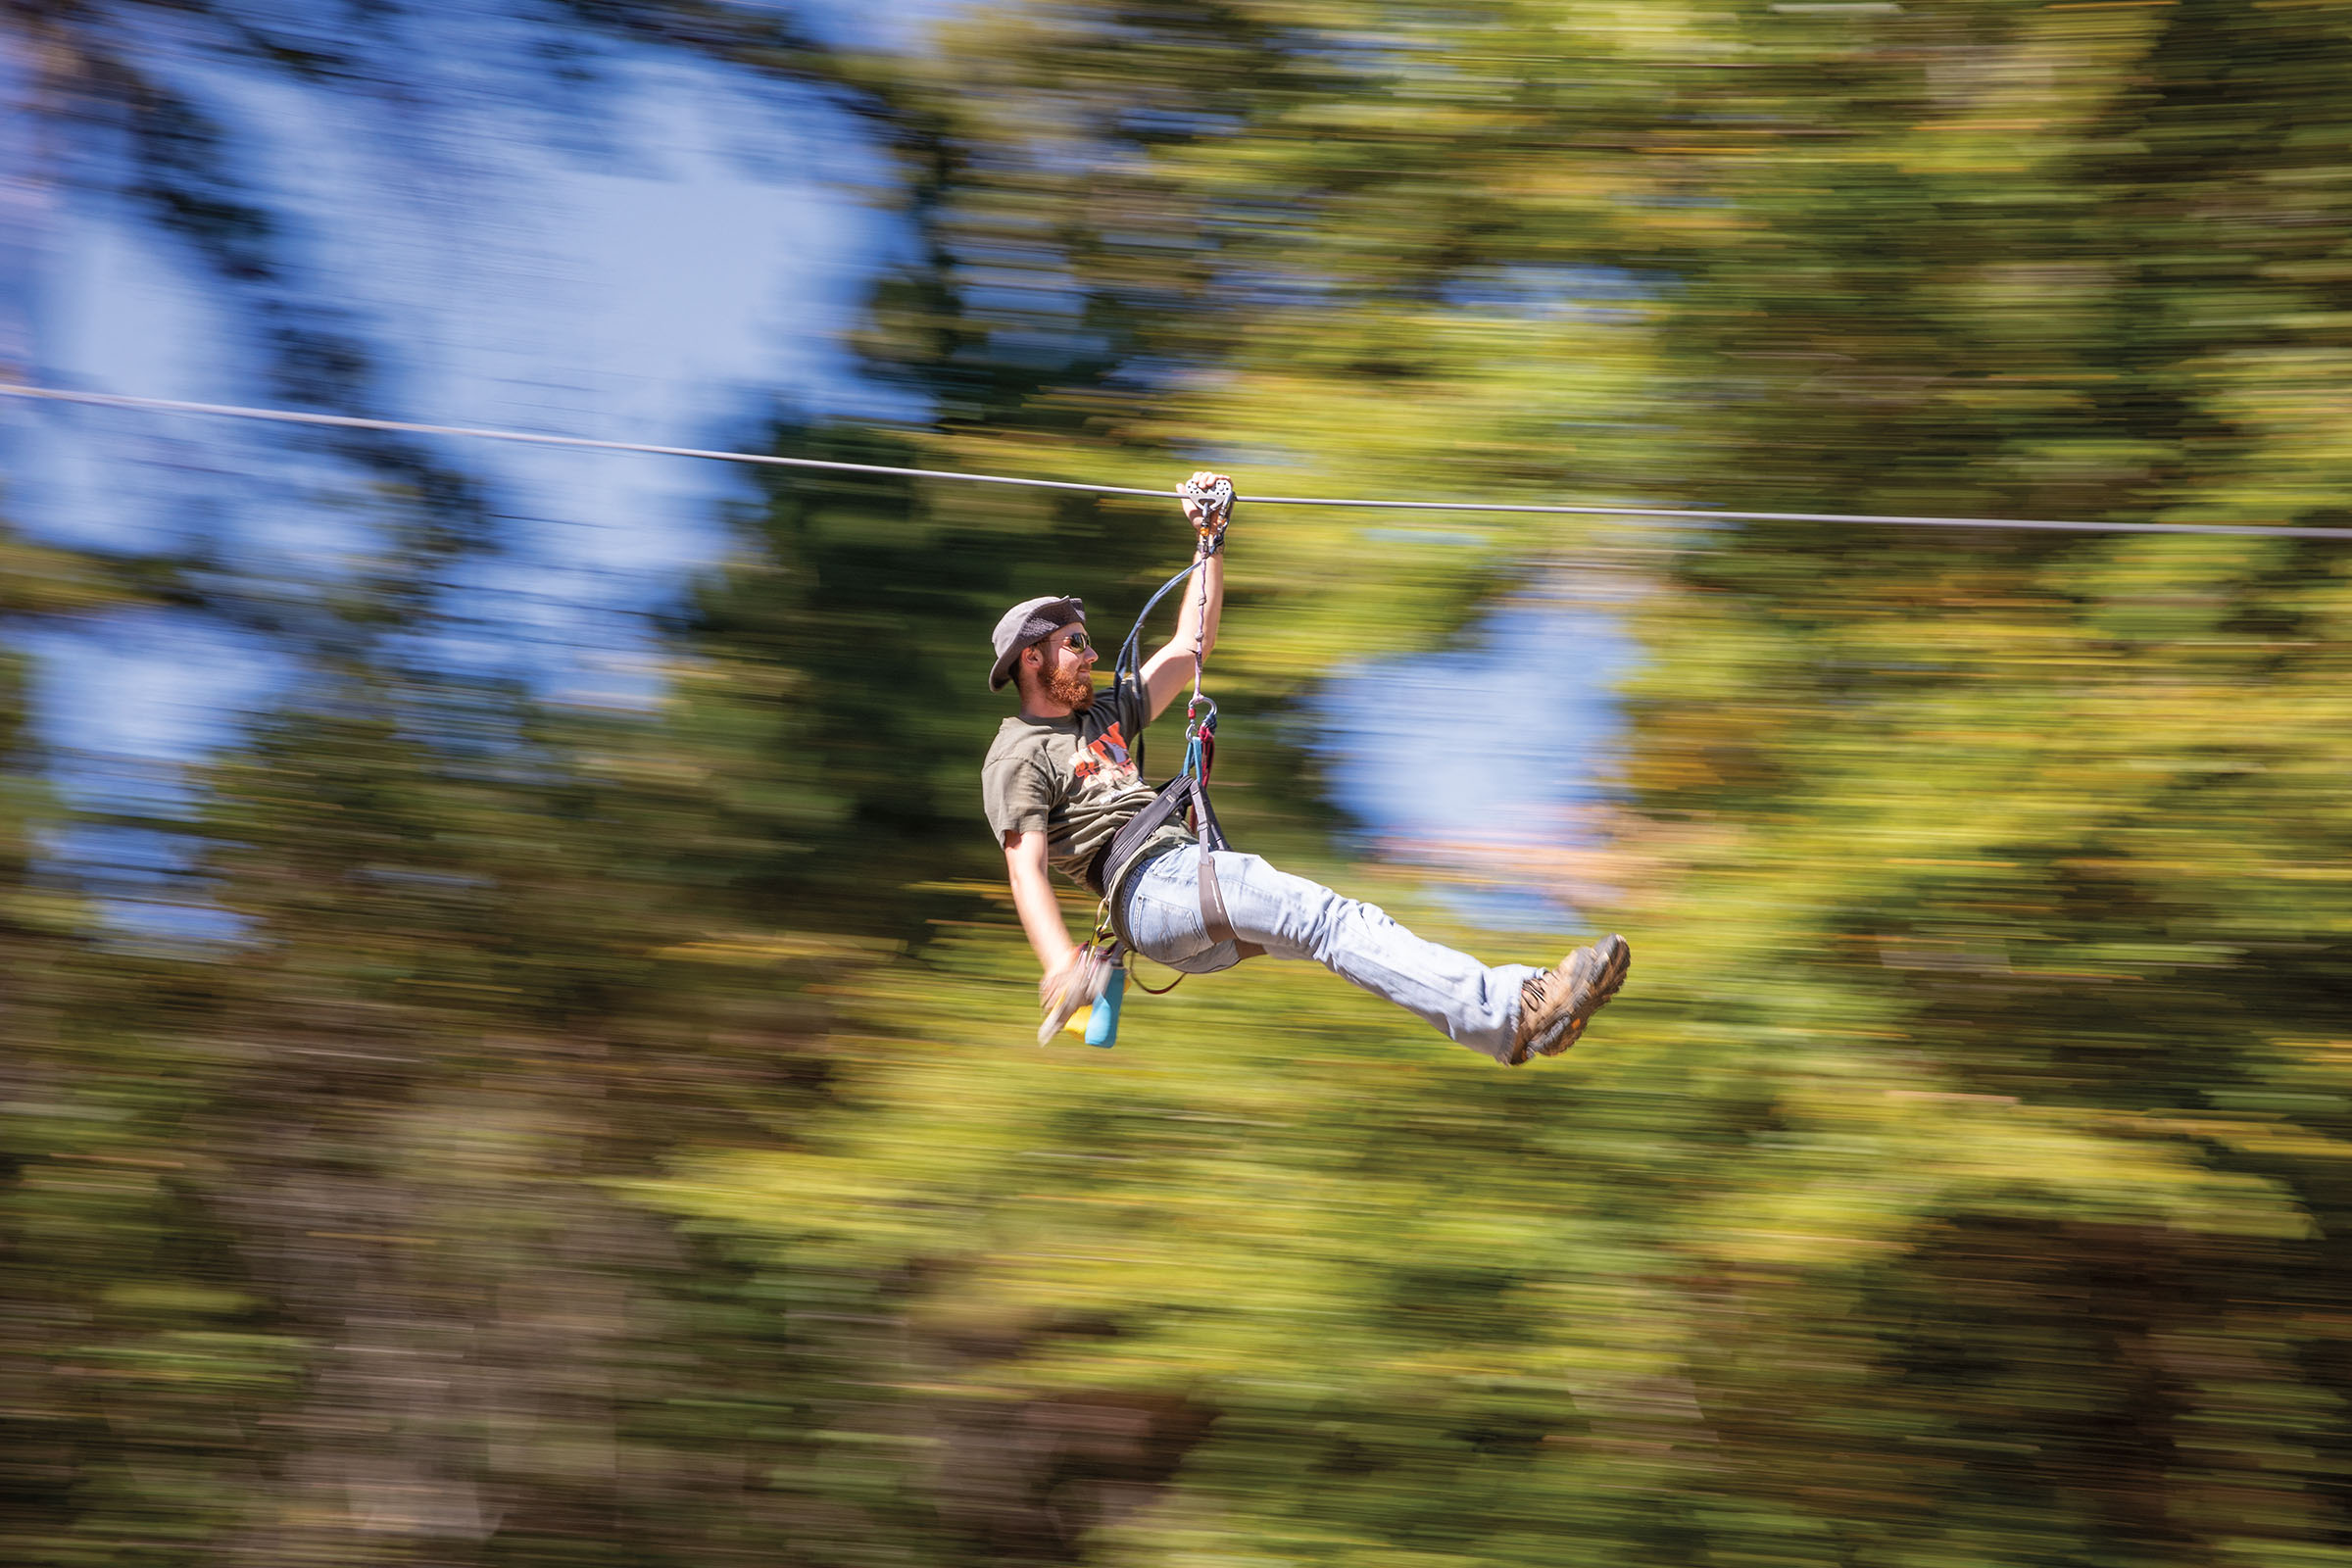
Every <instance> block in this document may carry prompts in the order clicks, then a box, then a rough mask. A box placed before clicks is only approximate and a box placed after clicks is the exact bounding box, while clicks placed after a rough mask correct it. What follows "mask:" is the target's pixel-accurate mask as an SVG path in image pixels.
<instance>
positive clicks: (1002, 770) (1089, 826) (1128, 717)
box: [980, 685, 1193, 891]
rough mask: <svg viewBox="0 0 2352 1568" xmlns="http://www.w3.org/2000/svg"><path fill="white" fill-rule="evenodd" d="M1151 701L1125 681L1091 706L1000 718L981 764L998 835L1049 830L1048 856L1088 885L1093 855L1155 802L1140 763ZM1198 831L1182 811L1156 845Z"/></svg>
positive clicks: (1187, 838)
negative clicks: (1065, 713) (1062, 713)
mask: <svg viewBox="0 0 2352 1568" xmlns="http://www.w3.org/2000/svg"><path fill="white" fill-rule="evenodd" d="M1146 701H1147V699H1146V698H1145V696H1144V693H1143V691H1142V688H1141V687H1140V685H1125V686H1118V687H1114V688H1112V689H1111V690H1108V691H1103V692H1098V693H1097V694H1096V696H1095V702H1094V706H1093V707H1092V708H1089V709H1088V710H1086V711H1084V712H1082V713H1073V714H1071V715H1070V716H1069V717H1067V718H1024V717H1023V716H1021V715H1020V714H1018V713H1015V714H1013V715H1012V716H1011V717H1010V718H1008V719H1006V720H1005V722H1004V723H1003V724H1002V725H1001V726H999V728H998V730H997V738H996V741H995V743H994V744H993V745H991V746H990V747H989V749H988V760H987V761H985V762H983V763H982V764H981V767H980V800H981V805H982V807H983V808H984V809H986V810H987V812H988V825H989V826H990V827H991V828H993V829H994V830H995V831H996V835H997V841H998V842H999V843H1000V844H1002V843H1003V842H1004V840H1005V834H1007V833H1028V832H1033V831H1034V832H1043V833H1044V834H1045V835H1046V859H1047V862H1048V863H1049V864H1050V865H1052V866H1053V867H1054V870H1056V871H1059V872H1060V873H1061V874H1062V875H1064V876H1066V877H1068V878H1069V879H1070V880H1071V881H1073V882H1076V883H1077V884H1078V885H1079V886H1081V887H1086V886H1088V885H1089V884H1088V882H1087V879H1086V873H1087V868H1088V866H1089V865H1090V864H1091V863H1092V862H1093V860H1094V858H1095V856H1096V854H1097V852H1099V851H1100V850H1101V849H1102V848H1103V846H1104V845H1106V844H1108V843H1109V842H1110V841H1111V838H1112V836H1113V835H1115V834H1116V833H1117V832H1118V831H1119V829H1120V828H1122V827H1124V826H1126V824H1127V822H1128V819H1129V818H1131V817H1133V816H1134V815H1135V813H1136V812H1138V811H1140V810H1142V809H1144V808H1145V807H1147V806H1149V805H1151V804H1152V794H1153V791H1152V786H1151V785H1149V784H1147V783H1145V782H1144V773H1143V766H1142V762H1143V744H1142V741H1143V731H1144V726H1145V725H1146V724H1148V723H1150V722H1151V713H1150V711H1149V710H1148V709H1147V708H1146V707H1145V703H1146ZM1192 838H1193V836H1192V834H1191V833H1189V832H1187V831H1186V830H1185V828H1184V827H1183V825H1182V818H1178V819H1177V820H1176V821H1172V822H1170V823H1169V824H1168V825H1167V826H1166V827H1163V828H1161V829H1160V830H1159V831H1158V832H1156V833H1154V834H1152V838H1151V842H1152V843H1154V844H1157V843H1160V842H1162V841H1163V840H1164V841H1166V842H1169V843H1178V844H1189V843H1191V842H1192ZM1097 891H1100V890H1097Z"/></svg>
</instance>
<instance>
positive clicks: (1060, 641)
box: [1037, 620, 1095, 709]
mask: <svg viewBox="0 0 2352 1568" xmlns="http://www.w3.org/2000/svg"><path fill="white" fill-rule="evenodd" d="M1037 653H1038V661H1039V662H1038V666H1037V684H1038V689H1039V690H1041V691H1043V692H1044V693H1045V694H1046V695H1047V696H1048V697H1050V698H1052V699H1053V700H1054V702H1057V703H1067V704H1069V705H1070V707H1071V708H1073V709H1085V708H1091V707H1092V706H1094V701H1095V650H1094V645H1093V644H1091V643H1089V642H1088V641H1087V639H1086V626H1085V624H1084V623H1083V622H1081V621H1075V620H1073V621H1071V622H1070V623H1069V624H1068V625H1066V626H1056V627H1055V628H1054V630H1053V631H1052V632H1050V633H1048V634H1047V636H1046V637H1045V639H1044V640H1043V641H1041V642H1040V643H1038V645H1037Z"/></svg>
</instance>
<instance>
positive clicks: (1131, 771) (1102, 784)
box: [1070, 722, 1143, 789]
mask: <svg viewBox="0 0 2352 1568" xmlns="http://www.w3.org/2000/svg"><path fill="white" fill-rule="evenodd" d="M1070 777H1071V778H1073V779H1075V780H1077V781H1078V782H1079V783H1080V784H1083V785H1086V786H1088V787H1089V788H1090V789H1103V788H1109V789H1124V788H1126V787H1127V786H1128V785H1130V784H1134V783H1138V782H1140V781H1141V780H1142V778H1143V773H1142V771H1141V770H1140V769H1138V768H1137V767H1136V765H1135V759H1134V758H1133V757H1132V756H1130V755H1129V754H1128V751H1127V740H1126V737H1125V736H1123V735H1121V734H1120V733H1119V726H1118V725H1117V724H1116V723H1115V722H1114V723H1113V724H1112V725H1111V726H1110V728H1108V729H1106V730H1104V731H1103V733H1102V734H1101V735H1099V736H1097V737H1096V738H1095V742H1094V744H1093V745H1091V746H1080V747H1077V748H1075V749H1074V750H1073V751H1072V753H1071V756H1070Z"/></svg>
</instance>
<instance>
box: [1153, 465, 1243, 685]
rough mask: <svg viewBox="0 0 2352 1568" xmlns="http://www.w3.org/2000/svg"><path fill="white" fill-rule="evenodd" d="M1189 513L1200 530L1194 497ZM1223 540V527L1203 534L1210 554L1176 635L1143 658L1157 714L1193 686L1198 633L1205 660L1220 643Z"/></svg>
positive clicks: (1179, 616) (1206, 477) (1204, 474)
mask: <svg viewBox="0 0 2352 1568" xmlns="http://www.w3.org/2000/svg"><path fill="white" fill-rule="evenodd" d="M1220 477H1221V475H1218V474H1214V473H1210V472H1208V471H1207V470H1206V469H1203V470H1201V472H1199V473H1196V474H1194V475H1193V481H1194V482H1195V483H1199V484H1203V485H1207V484H1214V483H1215V482H1216V481H1217V480H1218V479H1219V478H1220ZM1184 517H1185V520H1186V521H1187V522H1189V523H1191V524H1192V525H1193V526H1194V528H1195V529H1199V528H1200V527H1201V522H1202V520H1203V519H1202V517H1201V509H1200V507H1199V506H1197V505H1195V504H1194V503H1193V502H1192V501H1190V500H1188V501H1186V502H1185V504H1184ZM1223 545H1224V538H1223V535H1222V533H1221V532H1220V533H1218V534H1215V535H1211V534H1209V533H1206V532H1202V533H1201V535H1200V545H1199V552H1200V554H1201V555H1205V556H1206V558H1207V559H1206V560H1203V561H1201V569H1200V572H1199V573H1198V574H1197V576H1196V579H1195V581H1193V582H1188V583H1186V584H1185V585H1184V608H1183V609H1182V610H1180V611H1178V612H1177V613H1176V635H1174V636H1173V637H1170V638H1169V639H1168V640H1167V641H1166V642H1165V643H1163V644H1161V645H1160V649H1159V651H1158V652H1157V653H1155V654H1153V655H1152V657H1151V658H1150V659H1148V660H1146V661H1145V662H1144V667H1143V669H1142V671H1141V672H1140V673H1141V675H1142V678H1143V682H1144V697H1145V701H1146V703H1147V704H1148V709H1149V711H1150V712H1151V715H1152V717H1153V718H1157V717H1158V716H1159V715H1160V713H1161V711H1163V710H1165V709H1166V708H1167V706H1168V704H1170V703H1172V702H1174V701H1175V700H1176V694H1177V693H1178V692H1181V691H1187V690H1190V689H1191V687H1192V684H1193V643H1194V639H1195V638H1196V637H1197V638H1198V639H1199V640H1200V644H1201V658H1203V659H1205V658H1207V657H1208V651H1209V650H1210V649H1212V648H1214V647H1215V646H1216V645H1217V622H1218V620H1219V619H1220V618H1222V616H1223V615H1224V613H1225V552H1224V549H1223ZM1196 559H1198V557H1197V558H1196ZM1202 583H1205V584H1206V585H1207V588H1206V603H1205V604H1203V603H1202V589H1201V584H1202Z"/></svg>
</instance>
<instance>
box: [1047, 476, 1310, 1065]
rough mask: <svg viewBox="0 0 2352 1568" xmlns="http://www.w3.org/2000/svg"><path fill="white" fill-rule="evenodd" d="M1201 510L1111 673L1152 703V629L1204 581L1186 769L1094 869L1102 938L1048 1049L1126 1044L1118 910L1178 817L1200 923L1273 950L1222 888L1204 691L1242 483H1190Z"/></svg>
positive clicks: (1122, 695) (1211, 716) (1084, 958)
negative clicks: (1188, 845)
mask: <svg viewBox="0 0 2352 1568" xmlns="http://www.w3.org/2000/svg"><path fill="white" fill-rule="evenodd" d="M1179 493H1180V494H1181V495H1182V496H1183V497H1184V499H1185V501H1186V502H1187V503H1189V504H1190V505H1191V506H1192V508H1193V509H1194V511H1195V513H1196V514H1197V515H1198V518H1199V520H1198V521H1197V522H1196V524H1195V527H1196V529H1197V530H1198V532H1199V534H1200V549H1199V550H1198V552H1196V553H1195V555H1194V557H1193V562H1192V564H1191V565H1188V566H1186V567H1185V568H1184V569H1183V570H1182V571H1180V572H1178V573H1176V575H1175V576H1173V577H1170V578H1169V579H1168V580H1167V581H1166V582H1163V583H1161V584H1160V585H1159V588H1158V589H1157V591H1155V592H1154V593H1153V594H1152V597H1151V598H1150V599H1148V600H1146V601H1145V602H1144V608H1143V613H1141V614H1139V615H1137V616H1136V617H1135V624H1134V625H1133V626H1131V627H1130V628H1128V632H1127V639H1126V641H1125V642H1123V643H1121V644H1120V645H1119V657H1118V659H1117V661H1116V662H1114V663H1113V664H1112V666H1111V691H1112V693H1113V694H1114V700H1116V701H1122V702H1123V701H1124V700H1126V699H1127V697H1128V696H1129V695H1130V694H1133V695H1134V697H1135V698H1136V700H1137V701H1139V702H1141V701H1142V700H1143V695H1144V694H1143V691H1142V677H1141V676H1140V674H1139V673H1138V661H1139V660H1140V658H1141V655H1142V651H1143V639H1144V624H1145V622H1146V621H1148V620H1149V619H1150V618H1151V615H1152V611H1153V610H1154V609H1156V608H1157V607H1158V605H1159V602H1160V601H1161V600H1162V599H1165V598H1166V597H1167V596H1168V595H1169V594H1170V593H1172V592H1174V591H1175V590H1176V588H1177V587H1178V586H1179V585H1180V584H1182V583H1183V582H1184V581H1185V580H1186V579H1188V578H1194V577H1196V576H1197V577H1198V583H1199V587H1200V592H1201V597H1200V599H1199V600H1198V602H1197V603H1198V606H1199V610H1198V613H1195V615H1194V616H1193V691H1192V695H1191V696H1190V697H1189V698H1187V699H1186V700H1185V705H1184V762H1183V765H1182V766H1181V767H1179V768H1178V769H1177V771H1176V775H1175V777H1173V778H1171V779H1169V780H1168V781H1167V782H1166V783H1165V784H1162V785H1161V786H1160V787H1159V790H1158V792H1157V793H1156V794H1154V795H1153V796H1152V803H1151V804H1150V805H1149V806H1147V807H1145V808H1144V809H1142V810H1140V811H1138V812H1136V814H1135V815H1134V816H1132V817H1130V818H1128V819H1127V821H1126V822H1125V824H1123V825H1122V826H1121V827H1120V828H1119V830H1118V832H1116V833H1115V834H1113V835H1111V840H1110V843H1109V844H1107V845H1105V846H1104V847H1103V849H1102V851H1101V852H1099V853H1098V854H1097V855H1096V857H1095V862H1094V864H1093V865H1092V866H1091V867H1089V873H1090V880H1091V881H1093V882H1094V884H1095V887H1096V890H1097V891H1098V892H1100V893H1101V894H1102V896H1103V902H1102V904H1101V906H1100V907H1098V908H1097V910H1096V915H1095V934H1094V938H1093V940H1092V941H1090V942H1089V943H1088V944H1087V946H1086V947H1085V948H1084V949H1083V950H1082V952H1081V961H1080V964H1079V968H1078V970H1077V972H1076V973H1075V974H1074V975H1073V976H1072V978H1071V980H1070V981H1069V983H1068V984H1067V985H1066V986H1065V987H1064V988H1063V990H1062V992H1061V993H1059V994H1057V995H1056V996H1055V997H1054V998H1053V999H1050V1000H1049V1002H1048V1004H1047V1014H1046V1022H1045V1025H1044V1026H1043V1027H1042V1028H1040V1030H1039V1031H1038V1040H1039V1043H1040V1044H1043V1043H1044V1042H1046V1041H1048V1040H1051V1039H1052V1038H1053V1037H1054V1031H1055V1030H1057V1029H1063V1028H1067V1029H1069V1030H1070V1031H1071V1032H1073V1033H1078V1032H1081V1031H1083V1033H1084V1035H1085V1038H1086V1043H1087V1044H1088V1045H1090V1046H1103V1047H1106V1048H1107V1047H1109V1046H1111V1045H1112V1044H1114V1043H1115V1042H1116V1041H1117V1039H1118V1028H1119V1023H1118V1020H1119V1006H1120V1004H1121V1002H1122V1001H1123V1000H1124V999H1125V996H1126V990H1127V976H1128V973H1129V971H1130V969H1131V968H1132V967H1133V964H1132V960H1133V957H1134V952H1135V950H1134V949H1133V948H1132V947H1130V946H1129V945H1128V943H1127V939H1126V937H1125V935H1124V934H1123V933H1122V932H1120V931H1119V929H1118V922H1117V917H1116V915H1115V913H1114V908H1113V907H1114V905H1115V904H1116V902H1117V899H1118V895H1119V892H1120V890H1121V888H1122V887H1123V886H1124V885H1125V883H1126V879H1127V877H1128V876H1129V874H1130V873H1132V872H1133V871H1134V870H1135V868H1136V866H1137V865H1138V864H1139V863H1140V861H1141V859H1142V856H1143V852H1144V849H1145V848H1146V846H1148V845H1149V844H1150V843H1151V842H1152V837H1153V835H1155V834H1157V833H1158V832H1159V830H1160V829H1161V828H1162V827H1164V826H1165V825H1166V824H1167V822H1168V821H1169V819H1170V818H1172V817H1174V816H1175V815H1176V814H1177V812H1179V811H1182V812H1184V813H1185V814H1186V815H1187V817H1188V818H1189V820H1190V823H1191V826H1192V830H1193V835H1194V837H1195V838H1197V839H1198V840H1199V841H1200V844H1201V873H1200V884H1201V926H1202V928H1203V929H1204V930H1205V931H1206V932H1207V934H1208V940H1209V942H1210V943H1211V944H1212V945H1213V944H1215V943H1220V942H1230V943H1232V944H1233V945H1234V949H1235V951H1236V953H1237V954H1238V955H1239V956H1241V957H1244V958H1250V957H1255V956H1258V955H1259V954H1261V953H1263V952H1264V951H1265V950H1264V949H1263V948H1261V947H1259V946H1258V945H1257V944H1256V943H1253V942H1244V941H1243V940H1242V939H1241V937H1240V936H1239V934H1237V933H1236V932H1235V931H1234V929H1233V920H1232V918H1231V917H1230V916H1229V915H1228V914H1227V913H1226V911H1225V897H1224V892H1223V890H1222V889H1220V888H1219V887H1218V886H1217V870H1216V865H1215V862H1214V861H1213V860H1212V859H1211V856H1212V855H1213V854H1214V853H1215V852H1216V851H1219V850H1223V849H1226V848H1228V847H1229V846H1228V845H1227V844H1226V841H1225V830H1224V827H1223V826H1222V825H1221V824H1220V823H1219V822H1218V821H1217V811H1216V808H1215V807H1214V806H1212V805H1210V804H1209V799H1208V775H1209V769H1210V768H1211V767H1213V766H1214V765H1215V762H1216V756H1217V704H1216V699H1214V698H1212V697H1210V696H1208V695H1207V694H1206V693H1204V692H1203V691H1201V674H1202V672H1203V670H1204V668H1205V666H1206V664H1207V662H1208V652H1207V638H1208V577H1207V575H1206V574H1205V573H1203V572H1201V567H1202V566H1204V565H1206V564H1208V561H1209V558H1210V557H1212V556H1215V555H1217V554H1218V553H1219V552H1220V551H1222V550H1223V549H1224V548H1225V528H1226V525H1227V524H1228V523H1230V522H1231V521H1232V520H1233V482H1232V481H1231V480H1229V479H1222V478H1220V479H1218V480H1216V481H1215V482H1214V483H1213V484H1206V485H1202V484H1195V483H1194V482H1192V481H1191V480H1187V481H1186V482H1185V485H1184V488H1183V490H1182V491H1181V492H1179ZM1128 745H1129V748H1130V750H1132V751H1133V752H1134V754H1135V759H1136V763H1137V765H1138V766H1141V765H1142V763H1143V756H1144V754H1143V737H1142V736H1141V735H1138V736H1135V737H1134V738H1132V739H1131V740H1130V741H1129V742H1128ZM1183 983H1184V976H1183V975H1182V974H1179V975H1178V976H1177V977H1176V978H1175V979H1174V980H1173V981H1171V982H1169V983H1168V984H1167V985H1165V986H1162V987H1159V988H1157V989H1154V988H1152V987H1151V986H1147V985H1145V984H1144V983H1143V982H1142V981H1141V980H1138V981H1137V982H1136V986H1137V987H1138V989H1140V990H1142V991H1144V992H1146V993H1148V994H1150V995H1152V996H1155V997H1157V996H1165V995H1166V994H1167V993H1168V992H1170V991H1173V990H1175V989H1176V987H1177V986H1179V985H1182V984H1183Z"/></svg>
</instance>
